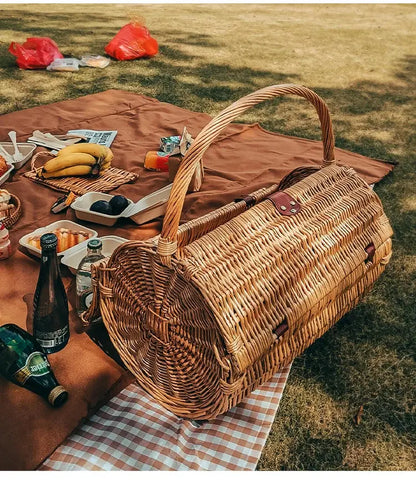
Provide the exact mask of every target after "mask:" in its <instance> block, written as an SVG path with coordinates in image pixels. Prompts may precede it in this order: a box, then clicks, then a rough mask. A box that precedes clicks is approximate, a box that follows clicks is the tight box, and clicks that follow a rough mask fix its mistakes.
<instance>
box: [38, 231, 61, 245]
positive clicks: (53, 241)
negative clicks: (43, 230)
mask: <svg viewBox="0 0 416 481" xmlns="http://www.w3.org/2000/svg"><path fill="white" fill-rule="evenodd" d="M57 245H58V238H57V237H56V235H55V234H52V233H48V234H43V236H42V237H41V238H40V246H41V248H42V249H55V248H56V246H57Z"/></svg>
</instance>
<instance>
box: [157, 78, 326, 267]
mask: <svg viewBox="0 0 416 481" xmlns="http://www.w3.org/2000/svg"><path fill="white" fill-rule="evenodd" d="M282 95H298V96H299V97H303V98H305V99H306V100H308V101H309V102H310V103H311V104H312V105H313V106H314V107H315V109H316V111H317V113H318V116H319V120H320V122H321V130H322V142H323V154H324V155H323V161H322V167H326V166H327V165H330V164H333V163H335V156H334V144H335V140H334V134H333V131H332V122H331V117H330V114H329V111H328V107H327V105H326V104H325V102H324V101H323V100H322V99H321V97H319V95H317V94H316V93H315V92H313V91H312V90H310V89H308V88H306V87H303V86H302V85H295V84H282V85H272V86H270V87H265V88H263V89H260V90H257V91H256V92H253V93H251V94H249V95H246V96H245V97H242V98H241V99H239V100H237V101H236V102H234V103H233V104H231V105H230V106H228V107H227V108H226V109H224V110H223V111H222V112H221V113H219V114H218V115H217V116H216V117H215V118H213V119H212V120H211V121H210V122H209V123H208V124H207V125H206V126H205V127H204V128H203V129H202V130H201V132H200V133H199V134H198V136H197V137H196V139H195V140H194V142H193V143H192V145H191V147H190V148H189V150H188V151H187V152H186V154H185V156H184V159H183V161H182V162H181V164H180V167H179V169H178V172H177V174H176V176H175V180H174V182H173V187H172V191H171V193H170V196H169V200H168V205H167V209H166V214H165V217H164V221H163V226H162V232H161V234H160V238H159V241H158V246H157V252H158V254H159V256H160V260H161V262H162V264H164V265H167V266H170V263H171V257H172V255H173V254H174V253H175V252H176V250H177V235H178V228H179V221H180V217H181V213H182V208H183V203H184V200H185V195H186V192H187V190H188V186H189V183H190V182H191V179H192V176H193V173H194V171H195V168H196V166H197V164H198V162H200V161H201V159H202V156H203V155H204V153H205V151H206V150H207V149H208V147H209V146H210V145H211V143H212V142H213V141H214V139H215V138H216V137H217V136H218V135H219V134H220V133H221V132H222V130H224V129H225V127H226V126H227V125H228V124H229V123H231V122H232V121H233V120H234V119H235V118H236V117H238V115H240V114H241V113H243V112H245V111H246V110H248V109H249V108H250V107H253V106H254V105H257V104H259V103H260V102H263V101H264V100H268V99H272V98H274V97H280V96H282Z"/></svg>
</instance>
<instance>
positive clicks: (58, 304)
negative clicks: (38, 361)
mask: <svg viewBox="0 0 416 481" xmlns="http://www.w3.org/2000/svg"><path fill="white" fill-rule="evenodd" d="M57 242H58V239H57V237H56V235H55V234H44V235H43V236H42V237H41V238H40V246H41V249H42V257H41V259H42V264H41V267H40V273H39V279H38V283H37V286H36V291H35V299H34V305H33V308H34V310H33V335H34V337H35V338H36V340H37V341H38V343H39V344H40V345H41V347H42V348H43V350H44V351H45V352H46V353H47V354H51V353H53V352H57V351H60V350H61V349H62V348H63V347H65V346H66V344H67V342H68V339H69V315H68V300H67V297H66V292H65V287H64V284H63V282H62V279H61V274H60V272H59V266H58V259H57V256H56V246H57Z"/></svg>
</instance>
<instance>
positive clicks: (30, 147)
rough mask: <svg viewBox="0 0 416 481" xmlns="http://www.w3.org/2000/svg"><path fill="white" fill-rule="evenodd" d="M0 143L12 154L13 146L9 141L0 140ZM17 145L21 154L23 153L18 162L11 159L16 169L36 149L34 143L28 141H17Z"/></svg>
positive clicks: (22, 164)
mask: <svg viewBox="0 0 416 481" xmlns="http://www.w3.org/2000/svg"><path fill="white" fill-rule="evenodd" d="M0 145H1V146H2V147H3V149H4V150H5V151H6V152H7V153H8V154H10V155H11V156H13V154H14V147H13V144H12V143H11V142H0ZM17 146H18V147H19V150H20V152H21V153H22V155H24V157H23V159H22V160H19V162H15V161H12V165H13V167H14V168H15V169H16V170H17V169H20V167H23V166H24V165H25V164H26V162H27V161H28V160H29V159H30V158H31V157H32V155H33V152H34V151H35V149H36V145H35V144H31V143H29V142H27V143H26V142H17Z"/></svg>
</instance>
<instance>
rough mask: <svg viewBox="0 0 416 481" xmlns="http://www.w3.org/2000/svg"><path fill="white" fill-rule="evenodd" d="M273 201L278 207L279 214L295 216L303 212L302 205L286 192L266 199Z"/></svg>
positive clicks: (277, 193)
mask: <svg viewBox="0 0 416 481" xmlns="http://www.w3.org/2000/svg"><path fill="white" fill-rule="evenodd" d="M266 199H268V200H271V201H272V202H273V204H274V206H275V207H276V210H277V212H279V214H282V215H286V216H290V215H295V214H297V213H298V212H300V210H301V205H300V204H299V202H297V201H296V200H295V199H294V198H293V197H291V196H290V195H289V194H286V192H283V191H279V192H275V193H274V194H272V195H269V196H268V197H266Z"/></svg>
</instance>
